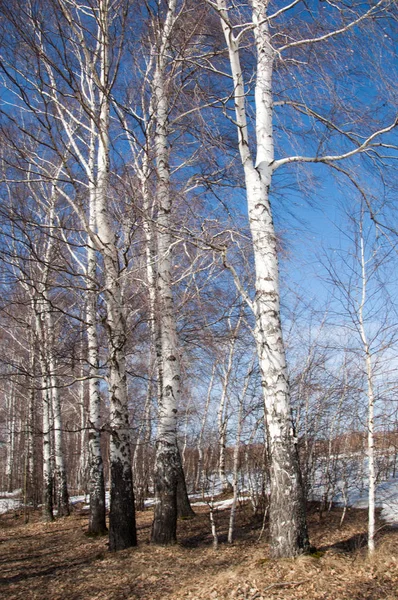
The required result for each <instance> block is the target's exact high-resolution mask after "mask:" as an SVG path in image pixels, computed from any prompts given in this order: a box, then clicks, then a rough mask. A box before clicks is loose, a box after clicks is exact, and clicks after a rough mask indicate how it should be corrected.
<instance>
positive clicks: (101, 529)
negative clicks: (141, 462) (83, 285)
mask: <svg viewBox="0 0 398 600" xmlns="http://www.w3.org/2000/svg"><path fill="white" fill-rule="evenodd" d="M91 128H92V132H91V141H90V142H91V143H90V157H89V167H90V170H91V173H92V176H91V179H90V181H89V195H90V199H89V202H90V205H89V227H90V230H91V231H92V232H97V204H96V200H97V194H96V182H95V149H96V148H95V142H96V139H97V135H96V131H95V128H94V123H93V122H91ZM104 151H105V152H106V151H107V150H106V149H105V150H104ZM104 168H105V169H107V165H106V164H105V167H104ZM104 185H105V193H106V181H105V183H104ZM87 244H88V246H87V278H86V280H87V288H88V289H87V302H86V320H87V352H88V364H89V380H88V394H89V432H88V452H89V490H90V517H89V524H88V531H89V533H90V534H92V535H102V534H103V533H105V532H106V531H107V527H106V506H105V480H104V465H103V459H102V450H101V396H100V388H99V385H100V380H99V377H98V375H99V349H98V336H97V297H98V290H97V255H96V249H95V247H94V244H93V242H92V240H91V237H90V236H89V235H88V236H87Z"/></svg>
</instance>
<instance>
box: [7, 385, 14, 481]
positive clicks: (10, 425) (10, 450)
mask: <svg viewBox="0 0 398 600" xmlns="http://www.w3.org/2000/svg"><path fill="white" fill-rule="evenodd" d="M6 415H7V438H8V439H7V459H6V478H7V490H8V491H9V492H12V491H13V486H14V463H15V431H16V411H15V392H14V386H13V385H12V384H11V385H10V388H9V390H8V393H7V396H6Z"/></svg>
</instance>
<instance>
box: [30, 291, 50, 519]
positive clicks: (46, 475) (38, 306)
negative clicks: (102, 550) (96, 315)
mask: <svg viewBox="0 0 398 600" xmlns="http://www.w3.org/2000/svg"><path fill="white" fill-rule="evenodd" d="M42 304H43V303H42V301H41V300H38V301H37V302H34V310H35V328H36V336H37V340H38V343H39V361H40V371H41V377H40V379H41V388H42V391H41V396H42V410H43V501H42V514H43V520H44V521H53V520H54V514H53V479H54V475H53V462H52V457H51V392H50V382H49V377H48V375H47V372H48V367H47V357H46V343H45V337H44V327H43V322H44V320H45V312H44V310H43V306H42Z"/></svg>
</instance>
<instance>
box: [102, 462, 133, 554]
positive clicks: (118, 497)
mask: <svg viewBox="0 0 398 600" xmlns="http://www.w3.org/2000/svg"><path fill="white" fill-rule="evenodd" d="M110 500H111V503H110V512H109V550H110V551H111V552H117V551H118V550H125V549H126V548H131V547H132V546H136V545H137V530H136V524H135V507H134V494H133V481H132V474H131V469H128V470H125V469H123V465H122V463H120V462H119V461H116V462H112V463H111V499H110Z"/></svg>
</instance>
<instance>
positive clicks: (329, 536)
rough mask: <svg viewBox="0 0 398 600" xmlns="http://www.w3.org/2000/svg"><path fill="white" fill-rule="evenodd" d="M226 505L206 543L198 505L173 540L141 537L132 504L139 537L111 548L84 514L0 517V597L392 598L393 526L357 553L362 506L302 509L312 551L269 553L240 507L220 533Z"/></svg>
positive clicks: (146, 527)
mask: <svg viewBox="0 0 398 600" xmlns="http://www.w3.org/2000/svg"><path fill="white" fill-rule="evenodd" d="M228 516H229V511H223V512H221V513H219V514H218V515H217V520H218V529H219V533H220V538H221V544H220V547H219V549H218V551H214V550H213V548H212V545H211V541H212V540H211V535H210V527H209V522H208V514H207V511H206V510H205V509H200V511H198V514H197V516H196V518H195V519H193V520H191V521H181V522H180V524H179V540H180V542H179V544H177V545H176V546H173V547H168V548H159V547H153V546H151V545H149V544H148V539H149V533H150V523H151V513H150V512H144V513H139V514H138V529H139V532H138V533H139V542H140V543H139V546H138V548H135V549H130V550H125V551H123V552H120V553H117V554H110V553H109V552H108V551H107V539H106V538H100V539H92V538H89V537H87V536H86V535H85V531H86V527H87V523H86V521H87V517H86V516H85V515H83V514H82V513H81V512H79V511H77V512H75V513H74V514H73V515H72V516H71V517H69V518H64V519H59V520H58V521H56V522H55V523H51V524H44V523H41V522H40V521H39V515H38V514H32V515H31V521H30V523H29V524H28V525H25V524H24V523H23V519H22V516H18V515H11V514H8V515H5V516H2V517H1V519H0V527H1V529H0V549H1V552H0V569H1V577H0V597H1V598H10V599H11V598H14V599H21V600H22V599H23V600H30V599H33V598H40V599H41V600H61V599H62V600H78V599H89V600H100V599H101V600H105V599H106V600H121V599H131V600H132V599H137V598H139V599H144V600H160V599H162V600H182V599H183V598H184V599H190V600H218V599H219V600H221V599H222V600H225V599H237V600H238V599H239V600H243V599H245V600H261V599H263V600H268V599H271V598H272V599H273V600H276V599H284V600H286V599H294V598H306V599H307V600H362V599H367V600H370V599H372V600H381V599H385V600H396V599H397V598H398V560H397V558H396V557H398V531H395V530H393V529H391V528H387V527H383V528H382V529H381V530H380V532H379V536H378V537H379V539H378V546H377V551H376V553H375V555H374V557H373V558H372V560H369V559H368V558H367V555H366V547H365V546H366V535H365V533H366V513H365V512H364V511H360V510H350V511H348V512H347V517H346V520H345V522H344V524H343V526H342V527H341V528H339V521H340V517H341V510H340V509H333V510H332V512H331V513H327V514H325V515H324V516H323V518H322V520H320V519H319V514H318V513H317V512H316V507H312V508H311V509H310V514H309V524H310V533H311V541H312V543H313V544H314V545H315V546H316V547H317V548H318V549H319V552H318V553H316V554H314V555H313V556H303V557H300V558H298V559H295V560H279V561H274V560H269V558H268V547H267V543H266V541H264V540H261V541H260V542H258V541H257V540H258V536H259V532H260V529H261V522H259V521H255V520H253V519H252V517H251V515H250V510H249V508H248V507H241V509H240V511H239V515H238V519H239V522H238V528H239V536H238V538H237V540H236V542H235V543H234V544H233V545H228V544H226V543H223V542H224V540H225V534H226V527H227V520H228Z"/></svg>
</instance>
